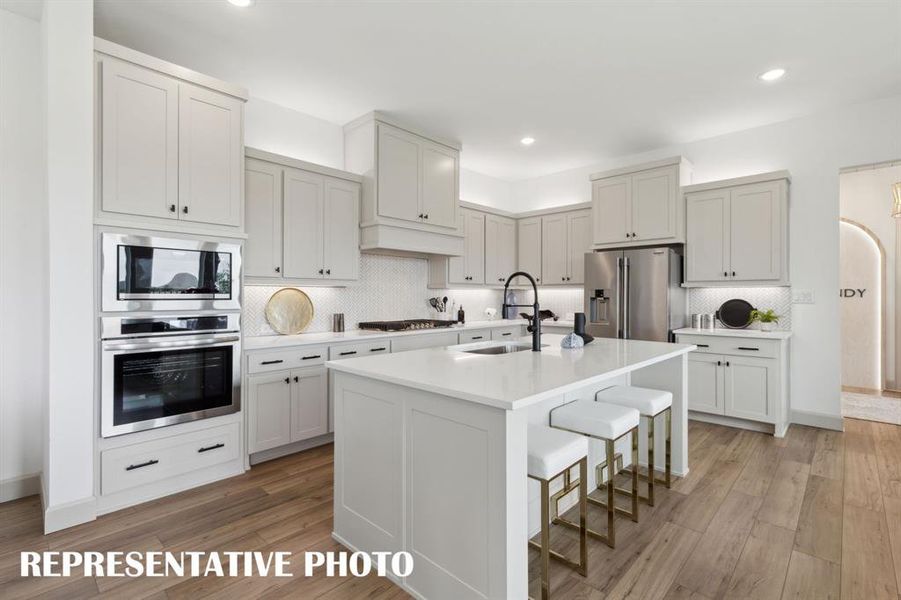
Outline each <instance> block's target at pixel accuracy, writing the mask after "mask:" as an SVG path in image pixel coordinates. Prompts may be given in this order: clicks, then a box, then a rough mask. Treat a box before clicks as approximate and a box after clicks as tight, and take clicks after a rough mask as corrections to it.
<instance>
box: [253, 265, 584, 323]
mask: <svg viewBox="0 0 901 600" xmlns="http://www.w3.org/2000/svg"><path fill="white" fill-rule="evenodd" d="M428 281H429V271H428V261H426V260H425V259H422V258H406V257H397V256H383V255H378V254H363V255H362V256H361V257H360V282H359V284H357V285H355V286H352V287H346V288H325V287H305V288H302V289H303V291H304V292H306V293H307V295H308V296H309V297H310V300H312V301H313V310H314V315H313V321H312V322H311V323H310V327H309V328H308V329H307V332H309V333H315V332H322V331H331V320H332V314H334V313H344V323H345V329H348V330H351V329H357V324H358V323H359V322H360V321H387V320H392V319H425V318H438V315H437V314H436V312H435V311H434V310H433V309H432V307H431V306H429V303H428V299H429V298H431V297H433V296H447V297H448V301H447V304H448V314H449V312H450V310H451V305H452V303H453V305H454V306H455V308H454V311H455V312H454V314H455V315H456V307H459V306H460V305H461V304H462V305H463V308H464V310H465V311H466V319H467V320H469V321H481V320H484V319H485V318H486V317H485V309H486V308H489V307H491V308H495V309H497V312H498V315H497V317H496V318H500V308H501V304H502V298H501V296H502V292H501V290H487V289H482V290H479V289H453V290H437V289H429V288H428V287H427V285H428ZM279 289H281V287H280V286H258V285H248V286H245V288H244V309H243V329H244V335H245V336H251V337H252V336H260V335H276V334H275V332H274V331H272V329H271V328H270V327H269V323H267V322H266V314H265V311H266V303H267V302H268V301H269V297H270V296H272V294H274V293H275V292H276V291H278V290H279ZM523 296H528V297H529V299H528V300H525V301H527V302H531V293H527V294H523ZM539 299H540V300H541V307H542V308H547V309H550V310H552V311H554V312H555V313H557V314H558V315H560V316H561V317H564V316H565V315H566V313H569V312H576V311H579V310H581V309H582V288H572V289H569V288H547V289H542V290H540V292H539Z"/></svg>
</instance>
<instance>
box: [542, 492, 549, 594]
mask: <svg viewBox="0 0 901 600" xmlns="http://www.w3.org/2000/svg"><path fill="white" fill-rule="evenodd" d="M548 484H549V482H548V481H547V480H545V479H542V480H541V600H548V599H549V598H550V595H551V589H550V586H551V583H550V576H549V571H550V562H551V553H550V549H551V525H550V516H551V514H550V513H551V498H550V489H549V485H548Z"/></svg>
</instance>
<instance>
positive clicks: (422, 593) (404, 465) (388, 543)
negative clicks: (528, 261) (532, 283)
mask: <svg viewBox="0 0 901 600" xmlns="http://www.w3.org/2000/svg"><path fill="white" fill-rule="evenodd" d="M561 339H562V336H559V335H551V334H546V335H543V336H542V339H541V341H542V345H543V347H542V351H541V352H531V351H529V350H526V351H521V352H510V353H505V354H479V353H472V352H471V351H472V350H479V349H483V348H485V347H489V346H497V345H501V344H503V343H502V342H482V343H475V344H466V345H459V346H449V347H444V348H430V349H426V350H415V351H410V352H401V353H397V354H390V355H380V356H367V357H362V358H356V359H350V360H343V361H335V362H329V363H328V366H329V367H330V368H331V377H332V385H331V394H332V402H333V410H334V428H335V516H334V531H333V535H334V537H335V539H336V540H337V541H339V542H341V543H342V544H344V545H346V546H347V547H348V548H351V549H353V550H362V551H366V552H379V551H381V552H385V551H387V552H398V551H407V552H410V553H411V554H412V556H413V560H414V565H415V566H414V569H413V572H412V573H411V574H410V575H409V576H407V577H405V578H402V579H398V580H397V583H398V584H399V585H401V586H402V587H404V588H405V589H406V590H407V591H409V592H410V593H411V594H413V595H414V596H416V597H420V598H430V599H432V598H453V599H461V598H526V597H527V585H528V582H527V579H528V565H527V563H528V554H527V541H528V538H529V536H530V533H533V532H535V531H537V529H538V525H539V522H538V518H537V503H536V502H537V497H536V496H537V493H536V490H535V489H532V488H530V487H529V482H528V480H527V476H526V458H527V442H528V440H527V426H528V424H529V423H543V424H547V423H548V414H549V412H550V411H551V409H553V408H554V407H556V406H559V405H561V404H564V403H565V402H570V401H573V400H576V399H578V398H593V397H594V394H595V392H596V391H597V390H600V389H603V388H606V387H608V386H611V385H615V384H630V383H631V384H632V385H641V386H646V387H653V388H657V389H665V390H669V391H671V392H672V393H673V407H672V421H673V436H672V469H673V473H674V474H676V475H684V474H685V473H687V472H688V462H687V461H688V456H687V438H686V433H687V408H686V394H687V391H686V389H687V386H686V371H687V358H686V355H687V353H688V352H690V351H691V350H693V349H694V346H691V345H684V344H666V343H660V342H643V341H635V340H617V339H596V340H595V341H594V342H592V343H591V344H589V345H587V346H585V347H584V348H583V349H579V350H563V349H561V348H560V340H561ZM521 341H522V343H523V344H526V345H528V342H527V340H526V339H525V338H524V339H523V340H521ZM660 429H662V428H659V429H658V433H660V434H661V435H662V431H660ZM644 437H645V436H640V439H644ZM592 446H593V447H592V457H591V458H590V461H591V464H592V465H593V464H596V463H597V462H599V461H600V450H599V447H594V446H599V445H598V444H594V443H593V444H592ZM660 454H662V453H660ZM624 456H628V453H624ZM642 456H644V450H642ZM660 460H661V462H660V463H659V465H658V466H659V467H660V468H662V460H663V458H662V457H661V459H660ZM627 464H628V463H627ZM589 473H590V476H589V482H588V483H589V485H592V484H593V483H594V477H593V469H589ZM589 489H591V488H589ZM530 501H531V502H530Z"/></svg>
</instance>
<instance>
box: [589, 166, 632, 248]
mask: <svg viewBox="0 0 901 600" xmlns="http://www.w3.org/2000/svg"><path fill="white" fill-rule="evenodd" d="M631 198H632V176H631V175H620V176H619V177H610V178H607V179H601V180H598V181H595V182H594V184H593V185H592V186H591V202H592V210H593V213H594V243H595V244H611V243H616V242H627V241H629V239H630V238H627V237H626V233H631V232H632V224H631V220H632V215H631V213H630V204H631Z"/></svg>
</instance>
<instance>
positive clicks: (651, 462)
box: [648, 415, 657, 506]
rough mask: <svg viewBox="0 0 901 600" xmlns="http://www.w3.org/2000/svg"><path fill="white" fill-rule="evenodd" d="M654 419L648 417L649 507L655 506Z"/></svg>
mask: <svg viewBox="0 0 901 600" xmlns="http://www.w3.org/2000/svg"><path fill="white" fill-rule="evenodd" d="M654 445H655V444H654V417H653V415H652V416H650V417H648V506H654V480H655V479H657V466H656V465H655V464H654Z"/></svg>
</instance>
